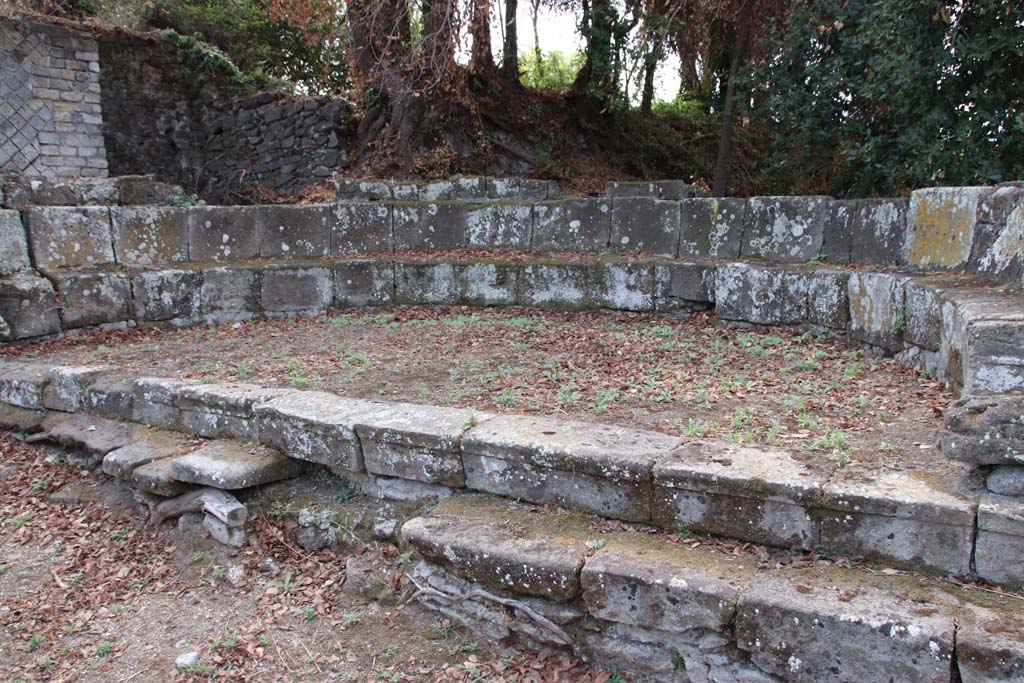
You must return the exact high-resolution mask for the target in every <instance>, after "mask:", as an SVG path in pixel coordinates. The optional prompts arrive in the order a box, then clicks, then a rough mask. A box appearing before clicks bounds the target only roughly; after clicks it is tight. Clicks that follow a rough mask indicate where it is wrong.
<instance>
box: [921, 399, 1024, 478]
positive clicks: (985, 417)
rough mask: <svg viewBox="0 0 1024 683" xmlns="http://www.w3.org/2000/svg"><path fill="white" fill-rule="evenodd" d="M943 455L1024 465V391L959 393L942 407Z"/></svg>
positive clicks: (941, 442)
mask: <svg viewBox="0 0 1024 683" xmlns="http://www.w3.org/2000/svg"><path fill="white" fill-rule="evenodd" d="M946 430H947V431H946V433H945V434H943V436H942V439H941V441H940V446H941V448H942V452H943V453H944V454H945V455H946V457H949V458H953V459H954V460H960V461H962V462H969V463H974V464H977V465H1024V395H1020V394H1011V395H1003V396H963V397H961V398H960V399H958V400H957V401H955V402H954V403H953V404H952V405H951V406H950V407H949V409H948V410H947V411H946Z"/></svg>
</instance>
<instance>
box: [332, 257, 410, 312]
mask: <svg viewBox="0 0 1024 683" xmlns="http://www.w3.org/2000/svg"><path fill="white" fill-rule="evenodd" d="M333 269H334V306H335V307H336V308H363V307H364V306H388V305H390V304H392V303H394V301H395V265H394V263H392V262H391V261H378V260H355V261H338V262H336V263H335V264H334V267H333Z"/></svg>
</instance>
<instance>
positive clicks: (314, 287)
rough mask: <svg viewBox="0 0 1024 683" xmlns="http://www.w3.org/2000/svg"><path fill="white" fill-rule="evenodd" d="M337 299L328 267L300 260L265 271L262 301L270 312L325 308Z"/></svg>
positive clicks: (323, 309)
mask: <svg viewBox="0 0 1024 683" xmlns="http://www.w3.org/2000/svg"><path fill="white" fill-rule="evenodd" d="M333 300H334V282H333V279H332V277H331V270H330V269H329V268H327V267H326V266H320V265H316V264H304V263H299V264H295V265H294V266H292V265H288V266H285V265H275V266H269V267H267V268H266V269H264V271H263V278H262V283H261V289H260V302H261V303H262V305H263V310H264V311H266V312H267V314H268V315H273V314H275V313H314V312H319V311H326V310H327V309H328V308H330V306H331V302H332V301H333Z"/></svg>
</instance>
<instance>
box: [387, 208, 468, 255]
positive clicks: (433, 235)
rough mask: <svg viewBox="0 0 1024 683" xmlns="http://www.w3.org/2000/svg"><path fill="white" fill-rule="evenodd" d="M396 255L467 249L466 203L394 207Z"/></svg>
mask: <svg viewBox="0 0 1024 683" xmlns="http://www.w3.org/2000/svg"><path fill="white" fill-rule="evenodd" d="M392 216H393V226H394V228H393V229H394V239H395V250H396V251H445V250H449V249H464V248H465V247H466V221H467V207H466V204H465V203H464V202H436V203H422V202H421V203H418V204H395V205H394V206H393V207H392Z"/></svg>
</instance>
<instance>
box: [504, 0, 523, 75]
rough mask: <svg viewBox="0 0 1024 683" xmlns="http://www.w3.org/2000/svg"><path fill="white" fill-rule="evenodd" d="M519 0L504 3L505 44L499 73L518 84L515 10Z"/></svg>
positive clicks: (517, 42)
mask: <svg viewBox="0 0 1024 683" xmlns="http://www.w3.org/2000/svg"><path fill="white" fill-rule="evenodd" d="M518 11H519V0H508V2H507V4H506V5H505V44H504V46H503V47H502V53H503V54H502V58H501V73H502V75H504V76H505V80H507V81H509V82H510V83H514V84H515V85H519V30H518V29H517V22H516V12H518Z"/></svg>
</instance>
